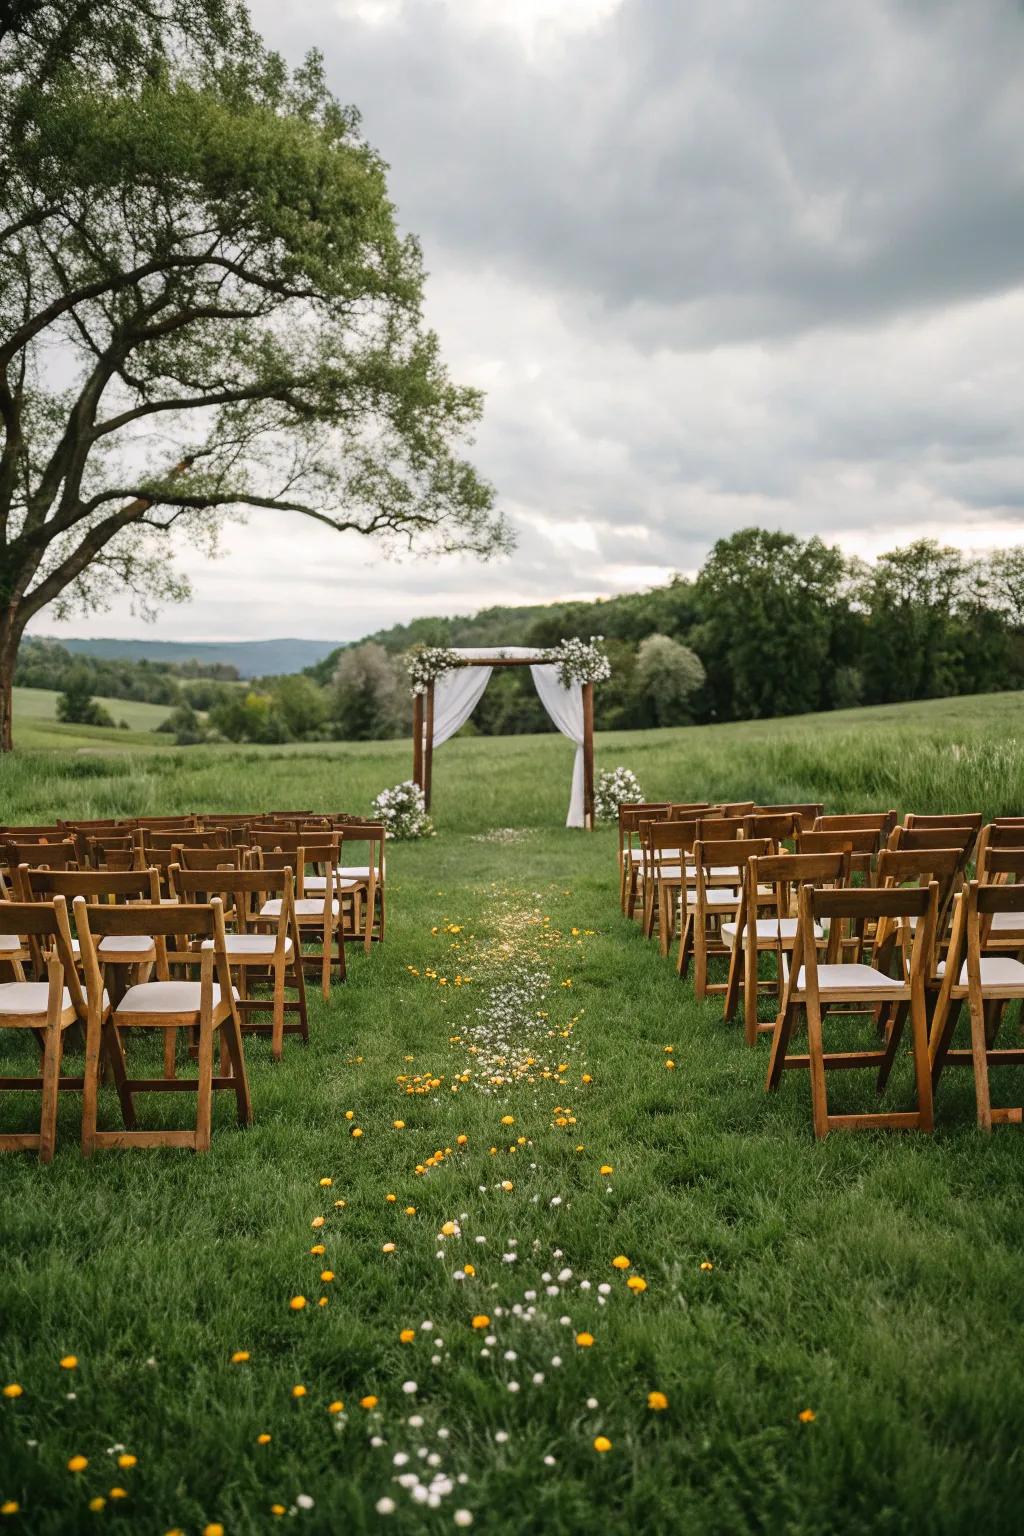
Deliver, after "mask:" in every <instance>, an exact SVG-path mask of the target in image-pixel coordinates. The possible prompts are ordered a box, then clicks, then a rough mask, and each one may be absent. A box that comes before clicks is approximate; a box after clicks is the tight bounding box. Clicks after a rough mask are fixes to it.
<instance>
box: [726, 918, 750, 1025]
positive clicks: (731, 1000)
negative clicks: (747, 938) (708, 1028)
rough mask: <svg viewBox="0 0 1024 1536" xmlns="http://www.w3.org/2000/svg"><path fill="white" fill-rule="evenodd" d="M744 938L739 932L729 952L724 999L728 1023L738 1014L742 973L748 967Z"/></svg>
mask: <svg viewBox="0 0 1024 1536" xmlns="http://www.w3.org/2000/svg"><path fill="white" fill-rule="evenodd" d="M743 937H744V936H743V934H742V933H740V932H738V933H737V934H736V938H735V941H734V943H733V946H732V949H730V951H729V975H728V977H727V978H726V982H725V996H724V997H723V999H722V1018H723V1019H724V1020H725V1021H726V1023H728V1022H729V1020H730V1019H731V1018H732V1016H733V1014H734V1013H735V1012H736V1008H737V1005H738V1004H739V1000H740V972H741V971H742V970H744V969H745V966H746V945H745V944H744V942H743Z"/></svg>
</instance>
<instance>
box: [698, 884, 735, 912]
mask: <svg viewBox="0 0 1024 1536" xmlns="http://www.w3.org/2000/svg"><path fill="white" fill-rule="evenodd" d="M704 898H705V901H706V903H707V905H708V906H709V907H738V906H739V902H740V893H739V891H730V890H726V889H724V888H723V889H721V890H719V889H716V888H715V887H714V886H712V887H711V889H710V890H709V891H705V892H704ZM693 900H694V902H696V900H697V893H696V891H694V892H693Z"/></svg>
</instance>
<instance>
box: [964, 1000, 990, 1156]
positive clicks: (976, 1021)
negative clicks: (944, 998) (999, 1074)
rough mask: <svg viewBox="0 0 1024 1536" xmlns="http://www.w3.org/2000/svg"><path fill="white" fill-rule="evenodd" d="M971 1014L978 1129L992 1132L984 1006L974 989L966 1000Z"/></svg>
mask: <svg viewBox="0 0 1024 1536" xmlns="http://www.w3.org/2000/svg"><path fill="white" fill-rule="evenodd" d="M968 1007H969V1009H970V1013H971V1056H972V1057H973V1059H974V1098H975V1103H976V1104H977V1107H978V1129H979V1130H980V1131H985V1132H986V1133H990V1132H991V1130H992V1099H991V1096H990V1094H989V1087H988V1041H987V1039H986V1035H985V1005H984V1003H983V1002H982V1000H981V998H980V997H978V996H977V995H976V994H975V992H974V989H973V988H972V989H971V993H970V996H969V998H968Z"/></svg>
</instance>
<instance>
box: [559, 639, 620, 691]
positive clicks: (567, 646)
mask: <svg viewBox="0 0 1024 1536" xmlns="http://www.w3.org/2000/svg"><path fill="white" fill-rule="evenodd" d="M603 640H604V636H603V635H591V637H590V640H589V642H588V641H586V640H560V641H559V643H558V644H557V645H555V646H552V648H551V649H550V650H548V651H545V652H544V660H545V661H548V662H553V663H554V665H555V666H556V667H557V668H558V681H559V682H560V683H561V685H562V687H563V688H570V687H571V686H572V684H573V683H603V682H604V680H605V678H607V677H611V675H612V668H611V663H610V662H609V660H608V657H607V656H606V655H605V653H604V651H603V650H602V649H601V643H602V641H603Z"/></svg>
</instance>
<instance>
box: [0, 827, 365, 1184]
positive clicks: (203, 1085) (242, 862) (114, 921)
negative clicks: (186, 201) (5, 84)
mask: <svg viewBox="0 0 1024 1536" xmlns="http://www.w3.org/2000/svg"><path fill="white" fill-rule="evenodd" d="M189 821H190V823H191V824H190V825H188V826H181V825H180V824H179V825H175V826H173V827H167V825H166V823H165V824H164V825H163V826H162V827H161V828H160V829H152V828H150V827H148V826H147V827H144V828H140V827H139V826H134V827H132V828H131V829H130V833H129V837H130V842H131V849H130V856H129V857H128V858H125V859H123V860H117V859H110V858H106V857H100V858H97V857H96V852H97V850H99V851H101V852H102V853H109V852H113V851H115V850H113V849H108V848H103V847H102V844H101V843H100V842H98V840H97V838H95V837H94V836H93V835H92V833H91V832H90V833H89V836H88V838H87V840H86V841H85V842H84V843H83V840H82V828H81V826H80V825H78V826H73V825H71V824H68V823H61V824H59V826H58V827H48V828H40V827H35V828H25V827H17V828H6V829H4V831H3V832H2V833H0V849H3V852H4V857H5V859H6V873H5V869H4V865H3V863H0V977H2V976H3V974H4V973H5V972H6V973H7V975H9V976H10V977H11V978H12V980H10V981H7V982H0V1028H12V1029H14V1030H16V1031H22V1032H23V1031H25V1030H29V1031H30V1032H32V1034H33V1035H34V1036H35V1039H36V1042H37V1044H38V1046H39V1049H40V1052H41V1066H40V1071H39V1073H38V1074H37V1075H35V1076H30V1077H9V1076H8V1077H0V1089H3V1088H9V1089H13V1088H21V1089H24V1088H28V1089H31V1090H33V1091H35V1090H40V1091H41V1093H42V1102H41V1119H40V1128H39V1131H38V1132H32V1133H24V1134H13V1135H12V1134H8V1135H0V1150H5V1149H16V1148H21V1147H29V1146H30V1147H34V1148H35V1149H36V1150H37V1151H38V1153H39V1156H40V1159H41V1160H42V1161H49V1160H50V1158H51V1157H52V1155H53V1148H54V1140H55V1134H56V1112H57V1096H58V1094H59V1092H60V1090H61V1089H70V1090H74V1091H78V1092H81V1093H82V1095H83V1120H82V1147H83V1151H84V1152H86V1153H87V1154H88V1153H91V1152H92V1151H93V1150H94V1149H95V1148H96V1147H99V1146H158V1145H159V1146H172V1147H173V1146H189V1147H194V1148H195V1149H197V1150H204V1149H205V1148H206V1147H207V1146H208V1145H209V1138H210V1124H211V1115H212V1094H213V1093H214V1092H215V1091H217V1090H218V1089H230V1090H231V1091H233V1092H234V1093H235V1094H236V1098H237V1107H238V1116H239V1121H240V1123H243V1124H247V1123H248V1122H249V1120H250V1119H251V1115H252V1109H251V1101H250V1097H249V1089H248V1082H247V1079H246V1075H245V1064H244V1056H243V1053H242V1036H243V1034H244V1033H260V1034H268V1035H269V1036H270V1039H271V1050H272V1054H273V1056H274V1058H275V1059H276V1060H280V1059H281V1056H282V1054H283V1043H284V1037H285V1035H286V1034H298V1035H299V1036H301V1038H302V1039H303V1041H307V1040H308V1036H309V1030H308V1018H307V1008H306V989H305V973H306V971H307V969H312V970H313V971H314V973H318V974H319V975H320V980H321V989H322V992H323V995H324V997H325V998H326V997H328V996H329V990H330V982H331V978H332V974H333V973H334V970H335V969H336V973H337V976H338V978H339V979H341V980H344V978H345V969H346V962H345V942H346V940H348V939H355V940H358V941H359V942H361V943H362V945H363V947H364V948H365V949H366V950H367V951H368V950H369V949H370V947H371V943H372V942H380V941H382V940H383V938H384V923H385V904H384V879H385V870H384V854H383V850H384V829H383V827H382V826H380V824H379V823H368V822H365V821H363V820H361V819H358V818H353V817H313V816H312V815H311V814H309V813H298V814H295V813H287V814H284V815H277V816H274V817H261V818H253V817H249V818H246V819H245V820H244V822H243V821H242V819H241V818H238V819H237V825H236V827H232V828H225V827H224V826H222V825H221V824H220V818H217V822H218V824H217V826H207V827H205V828H201V827H200V826H198V825H197V823H198V821H199V818H189ZM58 831H59V832H60V833H61V834H64V833H67V832H70V833H71V836H65V835H61V836H59V837H54V836H51V835H50V834H53V833H54V832H58ZM228 834H233V835H228ZM239 834H241V835H239ZM349 834H351V840H352V841H353V842H355V843H356V844H359V843H365V844H368V845H369V849H368V861H367V863H366V864H365V865H361V866H347V865H345V864H343V863H342V848H343V847H344V845H345V842H346V838H347V837H348V836H349ZM122 835H123V834H121V833H118V832H112V833H110V838H111V839H112V840H113V839H115V838H118V837H120V836H122ZM106 836H107V834H106V833H105V832H103V833H101V834H100V837H101V838H106ZM69 845H70V846H69ZM12 897H13V899H10V898H12ZM71 914H73V929H74V931H72V919H71ZM335 952H336V960H335ZM176 971H177V972H178V973H179V975H180V976H181V979H176V978H175V974H174V973H175V972H176ZM182 973H183V974H182ZM196 975H198V979H195V977H196ZM250 978H251V984H250ZM263 991H267V992H269V995H267V996H264V995H261V993H262V992H263ZM268 1014H269V1021H268V1020H267V1015H268ZM75 1026H80V1029H81V1032H82V1034H83V1036H84V1042H85V1062H84V1066H83V1070H82V1073H81V1075H79V1076H77V1077H71V1076H67V1075H63V1073H62V1066H63V1056H64V1044H65V1037H66V1034H67V1031H68V1030H70V1029H73V1028H74V1027H75ZM129 1029H130V1030H135V1029H140V1030H147V1029H148V1030H153V1029H156V1030H158V1031H160V1032H161V1034H162V1039H163V1076H162V1077H159V1078H132V1077H130V1076H129V1074H128V1069H127V1066H126V1061H125V1045H124V1034H123V1032H124V1031H125V1030H129ZM183 1029H184V1030H185V1031H186V1033H187V1037H188V1039H189V1042H190V1045H189V1050H190V1054H191V1055H192V1056H193V1057H194V1058H195V1059H196V1060H197V1062H198V1079H196V1078H195V1077H178V1076H177V1073H176V1046H177V1041H178V1038H179V1033H180V1031H181V1030H183ZM215 1041H219V1044H220V1067H219V1071H218V1072H216V1073H215V1072H213V1069H212V1066H211V1062H212V1051H213V1044H214V1043H215ZM103 1074H106V1076H107V1077H108V1078H109V1079H110V1080H111V1081H112V1082H113V1084H114V1086H115V1087H116V1089H117V1094H118V1098H119V1101H120V1106H121V1113H122V1119H123V1122H124V1126H123V1129H121V1130H116V1131H107V1130H100V1129H98V1127H97V1122H96V1106H97V1097H98V1086H99V1081H100V1077H101V1076H102V1075H103ZM154 1091H155V1092H182V1091H186V1092H194V1093H196V1096H197V1097H196V1119H195V1125H194V1128H193V1129H190V1130H187V1131H180V1130H171V1129H161V1130H146V1131H142V1130H139V1129H138V1127H137V1124H136V1118H135V1106H134V1095H135V1094H136V1093H138V1092H154Z"/></svg>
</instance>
